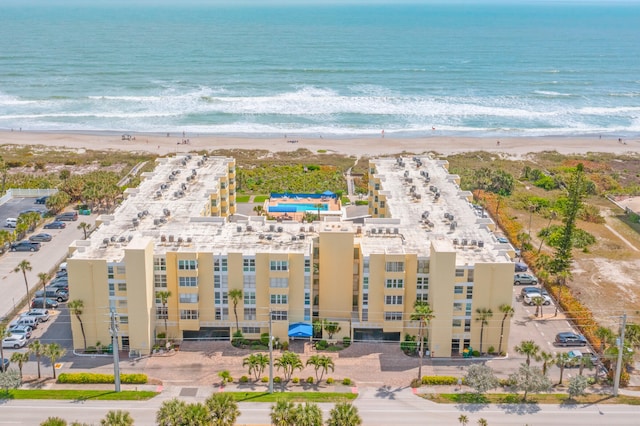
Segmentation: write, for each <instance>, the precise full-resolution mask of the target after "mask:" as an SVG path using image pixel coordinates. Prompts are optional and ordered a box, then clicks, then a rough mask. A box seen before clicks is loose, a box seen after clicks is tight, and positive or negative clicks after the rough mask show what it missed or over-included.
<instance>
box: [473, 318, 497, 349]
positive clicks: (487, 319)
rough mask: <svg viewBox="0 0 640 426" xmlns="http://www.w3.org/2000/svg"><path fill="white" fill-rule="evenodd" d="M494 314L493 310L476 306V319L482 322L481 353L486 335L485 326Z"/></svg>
mask: <svg viewBox="0 0 640 426" xmlns="http://www.w3.org/2000/svg"><path fill="white" fill-rule="evenodd" d="M492 316H493V311H492V310H491V309H487V308H476V321H477V322H479V323H480V353H483V352H482V340H483V336H484V326H485V325H488V324H489V319H490V318H491V317H492Z"/></svg>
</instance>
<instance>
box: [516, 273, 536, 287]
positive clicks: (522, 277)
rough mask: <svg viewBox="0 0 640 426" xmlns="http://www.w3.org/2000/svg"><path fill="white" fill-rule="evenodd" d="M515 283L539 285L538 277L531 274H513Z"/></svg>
mask: <svg viewBox="0 0 640 426" xmlns="http://www.w3.org/2000/svg"><path fill="white" fill-rule="evenodd" d="M513 283H514V284H515V285H520V284H525V285H538V279H537V278H536V277H534V276H533V275H531V274H524V273H519V274H515V275H514V276H513Z"/></svg>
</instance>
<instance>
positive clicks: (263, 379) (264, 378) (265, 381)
mask: <svg viewBox="0 0 640 426" xmlns="http://www.w3.org/2000/svg"><path fill="white" fill-rule="evenodd" d="M260 381H261V382H262V383H269V378H268V377H267V376H264V377H263V378H262V379H260Z"/></svg>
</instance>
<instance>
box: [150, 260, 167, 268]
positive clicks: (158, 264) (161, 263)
mask: <svg viewBox="0 0 640 426" xmlns="http://www.w3.org/2000/svg"><path fill="white" fill-rule="evenodd" d="M153 270H154V271H166V270H167V260H166V259H165V258H164V257H154V258H153Z"/></svg>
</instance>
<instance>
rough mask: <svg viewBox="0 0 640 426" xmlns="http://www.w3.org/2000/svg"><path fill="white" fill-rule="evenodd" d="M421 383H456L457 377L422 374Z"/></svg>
mask: <svg viewBox="0 0 640 426" xmlns="http://www.w3.org/2000/svg"><path fill="white" fill-rule="evenodd" d="M422 384H423V385H457V384H458V378H457V377H453V376H422Z"/></svg>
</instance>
